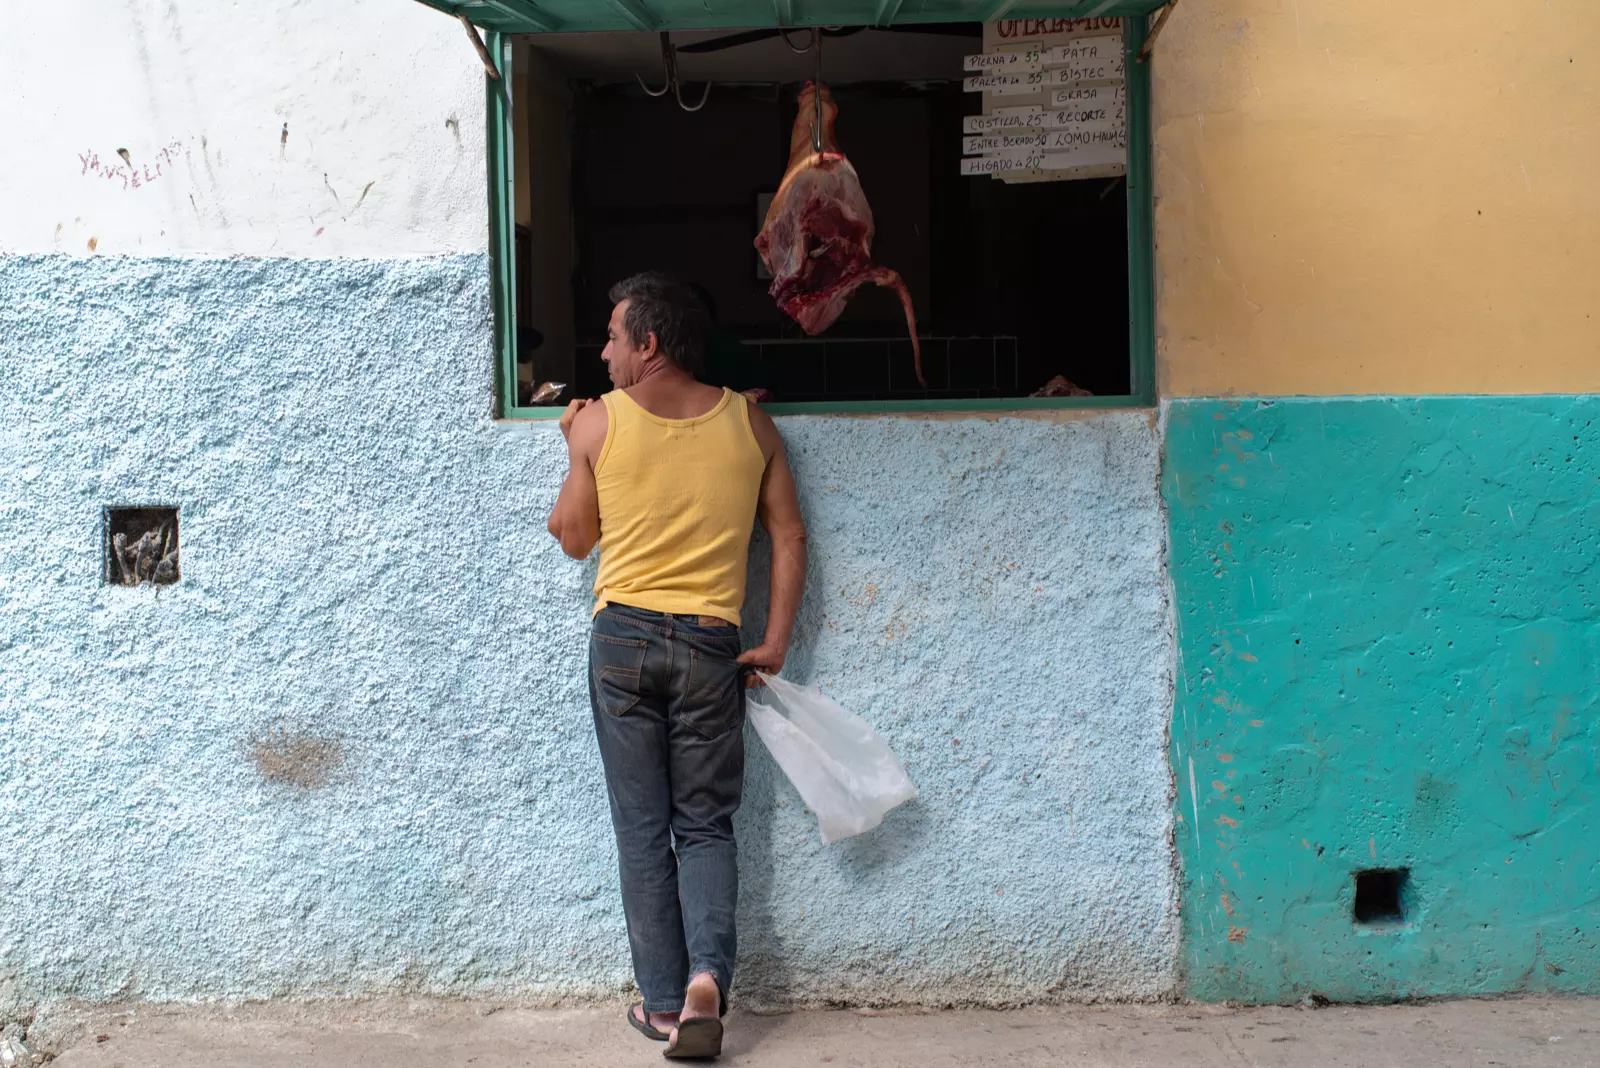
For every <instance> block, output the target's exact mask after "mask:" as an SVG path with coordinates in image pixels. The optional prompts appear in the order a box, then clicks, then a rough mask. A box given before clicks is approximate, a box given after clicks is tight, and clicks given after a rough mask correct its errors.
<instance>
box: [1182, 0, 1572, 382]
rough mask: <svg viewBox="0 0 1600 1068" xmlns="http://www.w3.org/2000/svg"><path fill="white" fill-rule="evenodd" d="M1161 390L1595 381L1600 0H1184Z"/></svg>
mask: <svg viewBox="0 0 1600 1068" xmlns="http://www.w3.org/2000/svg"><path fill="white" fill-rule="evenodd" d="M1154 63H1155V65H1154V68H1153V76H1154V84H1155V155H1156V195H1157V204H1156V242H1157V253H1156V255H1157V287H1158V288H1157V293H1158V297H1157V330H1158V335H1159V338H1160V341H1159V353H1160V355H1159V364H1160V383H1161V388H1162V392H1163V393H1164V394H1168V395H1194V394H1225V393H1244V394H1318V395H1325V394H1341V393H1560V392H1594V391H1600V5H1597V4H1595V3H1594V0H1501V2H1498V3H1490V2H1488V0H1182V2H1180V3H1179V4H1178V6H1177V7H1176V8H1175V10H1174V14H1173V16H1172V18H1171V20H1170V22H1169V24H1168V26H1167V28H1166V29H1165V30H1164V31H1163V33H1162V35H1161V38H1160V40H1159V41H1158V43H1157V45H1156V53H1155V60H1154Z"/></svg>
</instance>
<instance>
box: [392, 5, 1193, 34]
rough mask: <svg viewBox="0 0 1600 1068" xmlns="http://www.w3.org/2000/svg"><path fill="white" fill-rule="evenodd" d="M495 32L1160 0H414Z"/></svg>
mask: <svg viewBox="0 0 1600 1068" xmlns="http://www.w3.org/2000/svg"><path fill="white" fill-rule="evenodd" d="M418 2H419V3H424V4H427V5H428V6H429V7H434V8H438V9H439V10H440V11H444V12H447V13H448V14H451V15H465V16H466V17H467V18H468V19H470V20H471V21H472V22H473V23H474V24H475V25H477V26H481V27H482V28H484V29H486V30H498V31H500V32H502V33H552V32H558V31H559V32H573V31H580V30H720V29H745V28H752V29H753V28H757V27H766V26H888V25H891V24H895V23H900V24H904V23H910V22H992V21H994V20H995V19H1002V18H1005V19H1067V18H1072V19H1077V18H1091V17H1094V16H1105V15H1148V14H1149V13H1150V12H1152V11H1154V10H1155V9H1156V8H1158V7H1160V6H1161V5H1162V3H1163V2H1164V0H460V2H454V0H418Z"/></svg>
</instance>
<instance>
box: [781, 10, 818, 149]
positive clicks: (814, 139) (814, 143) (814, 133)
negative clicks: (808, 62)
mask: <svg viewBox="0 0 1600 1068" xmlns="http://www.w3.org/2000/svg"><path fill="white" fill-rule="evenodd" d="M785 40H787V38H785ZM812 47H813V48H815V49H816V50H817V77H816V80H815V81H813V82H812V83H811V86H812V89H811V101H812V103H814V104H816V106H817V113H816V117H815V118H813V119H812V120H811V151H813V152H815V153H817V154H819V155H820V154H821V153H822V31H821V30H816V31H815V33H814V36H813V37H812Z"/></svg>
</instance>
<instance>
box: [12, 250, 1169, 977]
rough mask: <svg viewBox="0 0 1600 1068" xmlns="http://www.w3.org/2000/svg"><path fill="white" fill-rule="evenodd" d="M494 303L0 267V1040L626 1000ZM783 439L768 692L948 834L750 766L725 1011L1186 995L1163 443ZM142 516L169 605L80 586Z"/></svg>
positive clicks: (571, 619)
mask: <svg viewBox="0 0 1600 1068" xmlns="http://www.w3.org/2000/svg"><path fill="white" fill-rule="evenodd" d="M486 276H487V265H486V262H485V260H484V258H482V257H480V256H467V257H460V258H446V259H437V260H423V261H366V262H357V261H310V262H307V261H285V260H271V261H259V260H229V261H217V260H205V261H203V260H137V259H88V260H83V259H69V258H65V257H13V258H9V259H0V357H3V359H0V365H3V366H4V368H5V369H6V372H7V375H6V378H7V382H6V386H5V389H4V390H3V391H0V547H3V551H4V557H3V560H4V562H3V563H0V832H3V834H0V840H3V841H4V842H5V843H6V845H5V855H4V859H3V862H0V1001H3V1002H4V1004H0V1009H4V1008H5V1007H6V1006H7V1005H11V1006H14V1005H15V1004H17V1003H19V1002H24V1003H25V1002H31V1001H38V1000H43V999H50V998H55V997H62V996H69V995H70V996H76V997H82V998H87V999H91V1000H101V999H110V998H122V997H138V998H154V999H169V998H195V997H222V996H227V997H239V996H266V995H325V994H336V993H347V994H356V993H394V992H410V991H418V992H430V993H440V994H471V995H496V996H499V995H505V996H517V997H528V998H534V999H543V998H555V997H564V996H578V997H592V996H606V995H610V994H613V993H616V992H618V991H620V990H621V989H622V988H623V987H624V986H625V985H626V983H627V982H628V969H627V964H626V952H625V944H624V939H623V934H622V922H621V916H620V910H619V905H618V902H617V890H616V878H615V874H614V864H615V857H614V851H613V846H612V842H611V837H610V827H609V821H608V819H607V816H606V812H605V802H604V795H603V792H602V787H601V782H600V778H599V772H598V760H597V756H596V753H595V750H594V744H593V740H592V737H591V733H590V725H589V723H588V710H587V702H586V696H585V687H584V674H583V672H584V664H583V655H584V650H585V641H584V630H585V625H586V623H585V609H586V607H587V595H586V584H587V582H588V580H589V578H590V574H591V573H590V571H589V569H588V568H587V567H585V566H581V565H578V564H574V563H572V562H570V561H567V560H566V559H565V558H564V557H562V556H560V554H559V553H558V552H557V551H556V550H555V546H554V545H553V543H552V542H550V540H549V539H548V537H547V536H546V534H545V532H544V529H543V524H544V516H545V513H546V510H547V509H548V507H549V505H550V503H551V502H552V500H553V496H554V493H555V490H556V487H557V484H558V480H559V478H560V476H561V473H562V472H563V470H564V468H565V454H564V449H563V448H561V447H560V444H559V438H558V436H557V434H556V432H555V429H554V427H553V426H550V425H548V424H546V425H541V426H535V427H527V426H522V427H508V426H504V425H496V424H494V423H492V422H491V420H490V419H489V412H490V395H489V382H490V354H489V343H488V299H487V284H486ZM782 429H783V432H784V434H785V437H786V438H787V440H788V441H789V443H790V448H791V452H792V456H793V462H794V466H795V468H796V470H797V474H798V477H799V481H800V485H801V489H802V495H803V498H804V506H805V509H806V513H807V517H808V519H809V522H810V525H811V531H812V545H813V549H814V557H815V566H814V569H813V572H812V575H811V580H810V583H809V586H808V591H807V599H806V604H805V609H804V612H803V616H802V619H801V623H800V629H799V636H798V639H797V646H796V649H795V651H794V653H793V656H792V659H791V663H790V670H789V673H790V674H791V675H792V676H793V677H796V678H798V679H800V680H802V681H811V682H819V683H822V684H824V685H827V686H829V687H831V688H832V690H833V692H834V693H835V694H836V695H838V696H839V697H840V698H841V699H842V700H843V701H844V702H845V703H846V704H847V705H849V706H851V707H853V708H855V709H856V710H858V711H860V712H861V713H863V714H864V715H866V716H867V717H868V718H869V719H870V720H872V721H873V722H874V723H875V724H877V726H878V727H879V728H880V729H881V730H882V731H883V732H884V733H885V734H886V735H888V736H889V738H890V739H891V741H892V743H893V744H894V746H895V747H896V749H897V751H898V752H899V753H900V754H901V755H902V757H903V758H904V760H905V762H906V764H907V766H908V768H909V770H910V773H911V775H912V777H913V778H914V780H915V781H916V782H917V784H918V786H919V787H920V788H921V791H922V795H921V798H920V800H919V801H917V802H916V803H914V804H913V805H910V806H907V807H905V808H904V809H902V810H898V811H897V812H895V813H894V814H893V815H892V816H891V817H890V819H889V820H888V821H887V823H886V824H885V825H884V826H883V827H882V828H881V829H879V830H878V831H876V832H874V833H872V834H871V835H869V836H867V837H865V838H863V839H859V840H854V841H850V842H847V843H843V844H840V845H836V846H832V847H828V848H826V849H824V848H822V847H821V846H819V845H818V844H817V840H816V833H815V828H814V825H813V822H812V821H811V820H810V819H809V818H808V817H807V816H806V814H805V813H804V812H803V811H802V810H801V808H800V805H799V803H798V800H797V798H796V797H795V795H794V794H793V792H792V790H791V789H790V788H789V787H788V785H787V784H786V783H784V782H782V781H781V780H780V779H779V778H778V777H777V776H776V775H775V772H774V769H773V767H772V765H771V764H770V762H769V761H768V760H767V759H766V758H765V755H764V754H759V753H758V755H757V756H756V758H755V759H754V760H753V762H752V766H751V771H750V779H749V788H748V791H747V804H746V808H745V810H744V811H743V812H742V813H741V820H740V833H741V836H742V843H743V849H744V852H743V856H742V870H743V873H744V888H743V898H742V914H743V917H744V930H743V946H744V958H743V963H742V970H741V973H740V975H739V979H738V982H739V991H740V993H741V994H742V996H744V997H746V998H749V999H751V1000H753V1001H758V1002H766V1003H773V1002H805V1001H816V1000H819V999H825V998H834V999H839V1000H844V1001H851V1002H870V1003H883V1002H895V1001H915V1002H934V1003H938V1002H955V1003H965V1002H990V1001H1007V1000H1038V999H1051V998H1079V997H1115V998H1147V997H1154V996H1160V995H1163V994H1166V993H1168V992H1170V991H1171V990H1172V989H1173V986H1174V983H1175V972H1176V967H1175V965H1176V960H1177V932H1176V919H1175V907H1174V904H1175V879H1174V876H1173V874H1172V873H1173V857H1172V852H1171V847H1170V831H1171V811H1172V808H1171V792H1170V791H1171V783H1170V775H1169V772H1168V769H1167V763H1166V730H1167V724H1168V715H1169V710H1170V685H1171V678H1170V667H1169V665H1170V661H1171V656H1172V653H1171V647H1170V630H1169V625H1168V603H1167V594H1166V578H1165V574H1164V571H1163V564H1162V553H1163V542H1164V531H1165V526H1164V522H1163V519H1162V516H1161V511H1160V502H1159V493H1158V485H1157V464H1158V444H1157V439H1156V434H1155V432H1154V430H1153V429H1152V427H1151V426H1150V425H1149V423H1148V421H1147V418H1146V417H1145V416H1144V415H1141V414H1138V413H1105V414H1095V415H1092V416H1086V417H1082V418H1048V419H1045V418H1041V419H1004V420H983V419H909V418H872V419H843V418H839V419H823V418H789V419H785V420H783V421H782ZM136 503H177V504H179V505H180V506H181V508H182V531H183V573H184V579H183V582H182V583H181V584H180V585H179V586H177V587H174V588H171V589H168V590H165V591H163V592H162V593H160V594H159V595H156V594H154V593H152V592H151V591H149V590H128V589H122V588H110V587H107V586H105V585H103V584H102V583H101V579H100V575H101V559H100V536H101V533H100V522H101V520H100V515H101V512H100V510H101V507H102V506H103V505H107V504H136ZM760 598H761V594H760V592H759V591H757V594H756V600H757V601H758V602H759V601H760ZM754 614H755V615H756V617H757V618H759V615H760V611H759V606H758V610H757V612H756V613H754ZM273 737H282V738H289V739H308V740H311V741H317V742H321V743H324V744H326V745H327V746H328V747H330V748H331V749H333V750H334V751H336V752H337V753H338V754H339V757H340V762H339V764H338V766H337V767H336V768H335V769H334V773H333V778H332V781H331V782H330V783H329V785H327V786H324V787H321V788H302V787H296V786H290V785H283V784H278V783H274V782H271V781H268V780H267V779H265V778H264V777H263V775H262V774H261V772H260V770H259V768H258V765H257V764H256V763H255V762H254V761H253V760H252V758H251V752H252V747H253V745H254V744H255V743H257V742H259V741H261V740H262V739H270V738H273ZM751 744H752V746H753V747H755V746H758V745H759V743H758V742H756V741H755V740H754V738H753V736H752V737H751Z"/></svg>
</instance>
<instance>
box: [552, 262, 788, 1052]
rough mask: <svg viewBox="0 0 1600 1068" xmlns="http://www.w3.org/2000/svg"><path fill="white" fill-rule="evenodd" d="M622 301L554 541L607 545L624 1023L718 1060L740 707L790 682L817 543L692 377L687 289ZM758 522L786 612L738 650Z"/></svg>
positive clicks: (780, 466)
mask: <svg viewBox="0 0 1600 1068" xmlns="http://www.w3.org/2000/svg"><path fill="white" fill-rule="evenodd" d="M611 300H612V303H613V304H615V308H613V310H612V312H611V322H610V325H609V327H608V329H607V336H608V339H609V340H608V342H607V344H606V347H605V351H604V352H603V353H602V354H601V359H603V360H605V362H606V367H607V370H608V371H609V373H610V375H611V381H612V383H613V384H614V385H615V386H616V389H614V390H613V391H612V392H610V393H607V394H606V395H605V396H604V397H601V398H600V400H598V401H586V400H577V401H573V402H572V404H571V405H569V406H568V408H567V411H566V413H565V414H564V415H563V416H562V417H561V432H562V434H564V435H565V436H566V438H567V451H568V460H569V470H568V473H567V478H566V481H565V482H564V483H563V484H562V487H561V495H560V497H558V498H557V500H556V505H555V509H554V510H553V511H552V512H551V513H550V533H551V534H553V535H554V536H555V537H556V538H557V539H559V540H560V542H561V548H562V550H563V551H564V552H566V554H567V555H568V556H571V557H572V558H573V559H576V560H582V559H585V558H587V557H588V555H589V553H590V551H592V550H593V549H594V548H595V546H596V545H598V546H599V547H600V569H599V572H598V574H597V575H596V578H595V591H594V592H595V607H594V624H593V630H592V632H591V635H590V640H589V698H590V704H591V705H592V706H593V710H594V724H595V735H596V737H597V739H598V740H599V745H600V758H601V762H602V764H603V765H604V766H605V773H606V789H607V793H608V795H609V797H610V801H611V821H612V826H613V827H614V829H615V830H616V835H617V856H618V861H619V865H620V869H621V883H622V907H623V913H624V914H625V916H626V918H627V925H628V943H629V948H630V949H631V951H632V954H633V972H634V977H635V979H636V980H637V981H638V984H639V990H640V992H641V993H642V994H643V995H644V1000H643V1001H642V1002H641V1003H640V1004H638V1005H635V1006H633V1008H632V1009H630V1010H629V1013H628V1022H629V1023H631V1024H632V1025H633V1026H634V1027H635V1028H636V1029H637V1030H639V1031H641V1032H643V1033H644V1034H645V1035H647V1036H649V1037H651V1038H656V1039H663V1040H666V1041H667V1049H666V1055H667V1056H668V1057H675V1058H698V1057H714V1056H716V1055H717V1054H719V1053H720V1052H721V1049H722V1016H723V1014H724V1012H725V1011H726V1008H727V994H728V989H729V985H730V984H731V982H732V980H733V965H734V955H735V932H734V912H735V909H736V905H737V899H738V889H739V872H738V862H737V853H736V848H735V844H734V839H733V814H734V812H735V811H736V810H737V809H738V807H739V798H740V795H741V793H742V791H743V789H744V734H743V727H744V690H745V686H746V684H747V682H755V681H757V680H754V678H753V676H751V675H750V674H749V673H750V672H751V671H752V670H754V669H759V670H761V671H764V672H767V673H769V674H776V673H777V672H778V671H779V669H781V668H782V667H783V661H784V657H785V656H786V655H787V653H788V649H789V640H790V637H791V635H792V634H793V632H794V621H795V614H796V612H797V611H798V610H799V607H800V595H801V592H802V589H803V588H804V586H805V570H806V554H805V544H806V530H805V524H804V522H803V521H802V520H801V518H800V502H799V499H798V497H797V495H796V493H795V486H794V479H793V477H792V476H791V475H790V473H789V465H788V462H787V461H786V460H785V458H784V453H783V442H782V440H781V439H780V438H779V437H778V429H777V427H776V426H775V425H774V424H773V422H772V419H771V417H769V416H768V415H767V414H766V413H765V412H763V411H761V410H760V409H759V408H757V407H756V406H755V405H753V404H751V403H749V402H748V401H747V400H746V399H745V398H744V397H742V396H740V395H739V394H737V393H733V392H731V391H730V390H726V389H717V388H715V387H712V386H707V385H704V384H702V383H700V382H698V381H696V380H695V377H694V375H695V372H696V370H697V369H698V367H699V363H700V360H701V358H702V355H703V349H704V345H705V336H706V327H707V319H706V313H705V309H704V308H702V307H701V306H700V303H699V302H698V301H697V300H696V299H695V297H694V295H693V293H692V291H691V290H690V289H688V287H686V286H684V285H683V284H681V283H679V282H677V281H675V280H673V279H670V278H667V277H665V276H662V275H657V274H646V275H638V276H636V277H634V278H630V279H628V280H626V281H624V282H621V283H619V284H618V285H617V286H615V287H614V288H613V289H612V291H611ZM758 517H759V518H760V520H761V525H762V526H763V527H765V528H766V530H767V533H768V534H769V535H770V536H771V538H772V579H771V586H772V596H771V601H770V606H769V608H768V611H767V620H766V630H765V632H764V634H763V636H762V639H761V641H760V644H758V645H756V646H755V647H754V648H752V649H750V650H748V651H745V652H742V653H741V652H740V643H739V625H740V623H741V622H742V619H741V615H740V612H741V609H742V607H743V605H744V594H745V566H746V562H747V557H748V555H749V549H750V535H751V532H752V530H753V527H754V524H755V520H756V519H757V518H758Z"/></svg>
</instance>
